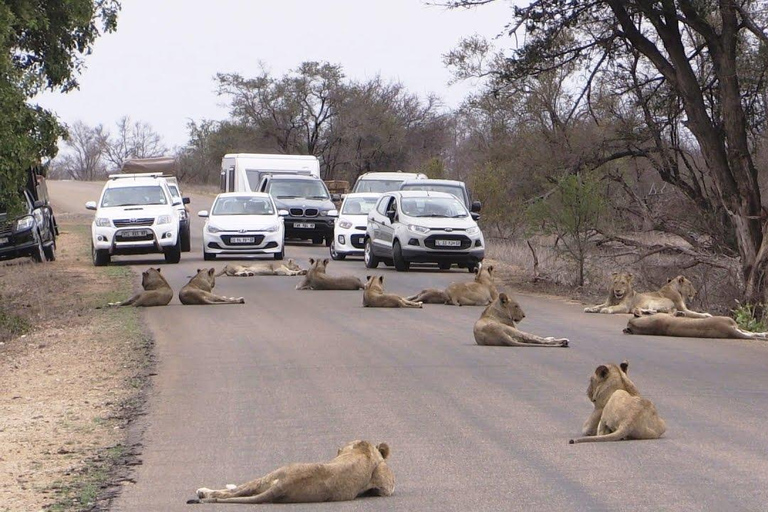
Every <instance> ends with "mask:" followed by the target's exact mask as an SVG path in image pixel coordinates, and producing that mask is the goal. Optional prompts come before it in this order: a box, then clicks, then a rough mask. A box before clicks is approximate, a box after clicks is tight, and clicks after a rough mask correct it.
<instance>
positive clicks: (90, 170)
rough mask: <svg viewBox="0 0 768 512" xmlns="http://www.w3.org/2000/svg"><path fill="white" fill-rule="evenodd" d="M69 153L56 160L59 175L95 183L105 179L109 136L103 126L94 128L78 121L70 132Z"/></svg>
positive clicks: (68, 138) (68, 139)
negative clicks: (97, 180) (105, 154)
mask: <svg viewBox="0 0 768 512" xmlns="http://www.w3.org/2000/svg"><path fill="white" fill-rule="evenodd" d="M68 133H69V135H68V137H67V140H66V142H65V144H66V146H67V151H66V152H65V153H64V154H62V155H61V156H59V157H58V158H56V160H55V162H56V170H57V173H59V174H61V175H64V176H66V177H67V178H70V179H73V180H84V181H94V180H96V179H99V178H102V177H104V175H105V174H106V172H107V165H106V162H105V160H104V141H105V140H106V139H107V134H106V133H105V131H104V128H103V127H102V126H101V125H98V126H96V127H94V128H91V127H89V126H87V125H86V124H85V123H83V122H82V121H76V122H75V123H74V124H73V125H72V126H71V127H70V128H69V130H68Z"/></svg>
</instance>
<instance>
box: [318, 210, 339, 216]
mask: <svg viewBox="0 0 768 512" xmlns="http://www.w3.org/2000/svg"><path fill="white" fill-rule="evenodd" d="M320 215H324V216H326V217H338V216H339V210H323V211H321V212H320Z"/></svg>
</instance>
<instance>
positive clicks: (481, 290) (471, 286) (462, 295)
mask: <svg viewBox="0 0 768 512" xmlns="http://www.w3.org/2000/svg"><path fill="white" fill-rule="evenodd" d="M498 296H499V292H498V291H497V290H496V285H494V283H493V265H488V266H487V267H486V266H485V265H480V268H479V269H477V270H475V280H474V281H470V282H469V283H451V284H450V285H448V288H446V289H445V290H444V291H443V290H438V289H437V288H428V289H426V290H422V291H421V292H419V293H418V294H417V295H414V296H412V297H408V300H412V301H416V302H424V303H426V304H452V305H454V306H487V305H488V304H490V303H491V302H493V301H494V299H496V297H498Z"/></svg>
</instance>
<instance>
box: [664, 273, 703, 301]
mask: <svg viewBox="0 0 768 512" xmlns="http://www.w3.org/2000/svg"><path fill="white" fill-rule="evenodd" d="M667 284H668V285H670V286H672V287H673V288H674V289H675V290H677V293H679V294H680V295H682V296H683V298H685V299H687V300H693V298H694V297H695V296H696V288H694V286H693V283H692V282H690V281H689V280H688V278H687V277H685V276H677V277H675V278H672V279H670V280H669V281H667Z"/></svg>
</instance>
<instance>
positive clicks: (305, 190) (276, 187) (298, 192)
mask: <svg viewBox="0 0 768 512" xmlns="http://www.w3.org/2000/svg"><path fill="white" fill-rule="evenodd" d="M268 192H269V193H270V194H271V195H272V197H275V198H277V199H293V198H304V199H330V197H331V196H329V195H328V190H327V189H326V188H325V185H324V184H323V182H322V181H320V180H272V181H270V183H269V190H268Z"/></svg>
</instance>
